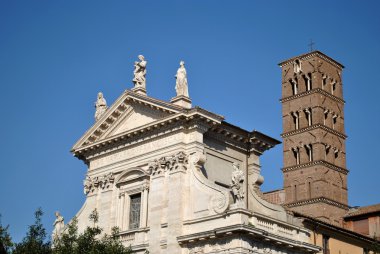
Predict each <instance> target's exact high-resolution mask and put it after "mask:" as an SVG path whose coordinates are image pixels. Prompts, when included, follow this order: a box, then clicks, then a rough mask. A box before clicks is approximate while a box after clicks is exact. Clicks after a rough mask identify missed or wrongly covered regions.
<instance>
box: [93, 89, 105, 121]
mask: <svg viewBox="0 0 380 254" xmlns="http://www.w3.org/2000/svg"><path fill="white" fill-rule="evenodd" d="M95 109H96V110H95V120H96V121H98V120H99V118H100V117H101V116H102V115H103V114H104V112H106V110H107V102H106V99H104V97H103V93H102V92H99V93H98V99H97V100H96V102H95Z"/></svg>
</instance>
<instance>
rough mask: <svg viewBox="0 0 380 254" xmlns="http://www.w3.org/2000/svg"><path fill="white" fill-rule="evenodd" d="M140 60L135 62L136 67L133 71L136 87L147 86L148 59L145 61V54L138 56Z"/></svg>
mask: <svg viewBox="0 0 380 254" xmlns="http://www.w3.org/2000/svg"><path fill="white" fill-rule="evenodd" d="M138 58H139V60H140V62H137V61H136V62H135V69H134V71H133V74H134V78H133V83H134V84H135V88H143V89H145V88H146V79H145V75H146V65H147V61H145V58H144V56H143V55H139V56H138Z"/></svg>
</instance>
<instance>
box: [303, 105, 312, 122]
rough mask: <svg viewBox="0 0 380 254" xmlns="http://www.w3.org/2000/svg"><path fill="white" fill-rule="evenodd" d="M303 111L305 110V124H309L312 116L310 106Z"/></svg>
mask: <svg viewBox="0 0 380 254" xmlns="http://www.w3.org/2000/svg"><path fill="white" fill-rule="evenodd" d="M304 112H305V115H306V119H307V125H308V126H311V125H312V117H311V113H312V110H311V108H306V109H304Z"/></svg>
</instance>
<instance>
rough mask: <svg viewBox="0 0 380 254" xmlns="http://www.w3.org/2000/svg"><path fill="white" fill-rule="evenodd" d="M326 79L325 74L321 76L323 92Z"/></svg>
mask: <svg viewBox="0 0 380 254" xmlns="http://www.w3.org/2000/svg"><path fill="white" fill-rule="evenodd" d="M327 78H328V76H327V75H326V74H323V76H322V89H323V90H325V88H326V85H327Z"/></svg>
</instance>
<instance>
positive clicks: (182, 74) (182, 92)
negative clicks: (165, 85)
mask: <svg viewBox="0 0 380 254" xmlns="http://www.w3.org/2000/svg"><path fill="white" fill-rule="evenodd" d="M175 78H176V83H175V90H176V92H177V96H186V97H189V91H188V87H187V73H186V69H185V62H184V61H181V62H180V63H179V68H178V70H177V74H176V75H175Z"/></svg>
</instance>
